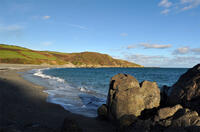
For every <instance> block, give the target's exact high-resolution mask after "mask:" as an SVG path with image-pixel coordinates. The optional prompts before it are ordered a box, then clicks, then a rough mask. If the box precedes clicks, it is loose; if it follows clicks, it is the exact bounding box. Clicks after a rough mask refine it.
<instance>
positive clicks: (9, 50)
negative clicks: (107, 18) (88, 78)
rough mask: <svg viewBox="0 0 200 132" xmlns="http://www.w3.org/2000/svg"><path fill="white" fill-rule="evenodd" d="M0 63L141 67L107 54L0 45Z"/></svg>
mask: <svg viewBox="0 0 200 132" xmlns="http://www.w3.org/2000/svg"><path fill="white" fill-rule="evenodd" d="M0 63H14V64H15V63H17V64H51V65H64V64H69V63H72V64H74V65H76V66H83V67H99V66H100V67H101V66H105V67H142V66H141V65H138V64H135V63H131V62H128V61H124V60H118V59H114V58H112V57H110V56H109V55H107V54H100V53H96V52H81V53H61V52H54V51H35V50H31V49H27V48H23V47H19V46H13V45H5V44H0Z"/></svg>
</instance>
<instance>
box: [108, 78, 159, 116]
mask: <svg viewBox="0 0 200 132" xmlns="http://www.w3.org/2000/svg"><path fill="white" fill-rule="evenodd" d="M159 104H160V90H159V88H158V86H157V84H156V82H149V81H144V82H142V83H140V84H139V82H138V81H137V80H136V79H135V78H134V77H133V76H130V75H126V74H117V75H115V76H114V77H112V78H111V81H110V88H109V93H108V98H107V108H108V117H109V119H119V118H120V117H122V116H123V115H134V116H136V117H137V116H139V115H140V114H141V112H142V111H143V110H144V109H152V108H154V107H158V106H159Z"/></svg>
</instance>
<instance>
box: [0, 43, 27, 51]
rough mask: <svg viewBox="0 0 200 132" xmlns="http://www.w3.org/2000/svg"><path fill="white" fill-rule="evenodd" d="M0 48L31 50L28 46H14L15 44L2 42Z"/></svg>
mask: <svg viewBox="0 0 200 132" xmlns="http://www.w3.org/2000/svg"><path fill="white" fill-rule="evenodd" d="M0 48H5V49H16V50H29V49H27V48H23V47H19V46H14V45H5V44H0Z"/></svg>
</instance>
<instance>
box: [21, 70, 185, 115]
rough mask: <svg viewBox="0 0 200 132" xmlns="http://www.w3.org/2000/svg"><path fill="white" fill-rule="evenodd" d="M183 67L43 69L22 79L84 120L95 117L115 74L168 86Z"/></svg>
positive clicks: (32, 71)
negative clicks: (40, 88)
mask: <svg viewBox="0 0 200 132" xmlns="http://www.w3.org/2000/svg"><path fill="white" fill-rule="evenodd" d="M187 70H188V69H187V68H46V69H33V70H30V71H28V72H26V73H25V74H24V75H23V77H24V79H26V80H28V81H31V82H33V83H35V84H38V85H41V86H44V87H45V89H44V92H45V93H48V98H47V102H51V103H55V104H59V105H61V106H62V107H63V108H64V109H66V110H68V111H70V112H72V113H75V114H80V115H83V116H87V117H96V116H97V109H98V107H99V106H100V105H102V104H105V103H106V100H107V95H108V90H109V82H110V79H111V77H113V76H114V75H116V74H118V73H125V74H130V75H132V76H134V77H135V78H136V79H137V80H138V81H139V82H142V81H144V80H148V81H154V82H157V84H158V86H159V88H160V89H162V86H163V85H167V86H171V85H173V84H174V83H175V82H176V81H177V80H178V78H179V77H180V76H181V75H182V74H183V73H185V72H186V71H187Z"/></svg>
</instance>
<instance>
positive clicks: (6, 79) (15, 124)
mask: <svg viewBox="0 0 200 132" xmlns="http://www.w3.org/2000/svg"><path fill="white" fill-rule="evenodd" d="M40 68H49V67H47V66H36V65H15V64H12V65H10V64H5V65H4V64H3V65H2V64H0V84H1V85H0V93H1V96H0V102H1V103H0V104H1V105H0V107H1V108H0V111H1V112H0V113H2V114H1V115H0V128H10V127H11V128H14V129H20V130H23V131H28V132H29V131H56V132H57V131H60V129H61V126H62V124H63V121H64V119H65V118H68V119H70V120H75V121H76V122H77V123H78V125H79V126H80V128H82V129H83V131H113V130H114V129H115V128H114V126H113V125H112V124H110V123H109V122H106V121H100V120H98V119H97V118H89V117H85V116H81V115H77V114H72V113H71V112H69V111H67V110H65V109H64V108H63V107H62V106H60V105H58V104H53V103H49V102H47V101H46V99H47V96H48V94H47V93H45V92H43V90H44V87H42V86H39V85H36V84H33V83H31V82H29V81H27V80H25V79H23V78H22V77H21V75H20V74H21V73H18V72H25V71H28V70H31V69H40ZM50 68H56V67H50ZM57 68H58V67H57Z"/></svg>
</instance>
